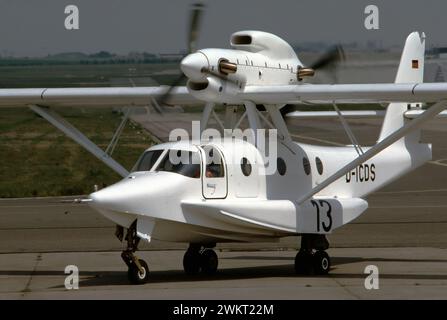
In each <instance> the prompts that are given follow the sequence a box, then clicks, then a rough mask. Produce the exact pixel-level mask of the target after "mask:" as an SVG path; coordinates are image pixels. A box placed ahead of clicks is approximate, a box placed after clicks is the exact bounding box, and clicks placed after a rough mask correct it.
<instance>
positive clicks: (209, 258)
mask: <svg viewBox="0 0 447 320" xmlns="http://www.w3.org/2000/svg"><path fill="white" fill-rule="evenodd" d="M218 265H219V258H218V257H217V254H216V252H214V250H212V249H205V250H203V251H202V252H201V254H200V266H201V271H202V273H203V274H207V275H212V274H215V273H216V271H217V267H218Z"/></svg>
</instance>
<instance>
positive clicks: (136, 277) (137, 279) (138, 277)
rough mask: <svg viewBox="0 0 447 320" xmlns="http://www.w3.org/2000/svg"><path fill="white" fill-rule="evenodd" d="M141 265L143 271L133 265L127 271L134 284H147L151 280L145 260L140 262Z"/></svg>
mask: <svg viewBox="0 0 447 320" xmlns="http://www.w3.org/2000/svg"><path fill="white" fill-rule="evenodd" d="M138 262H139V263H140V265H141V268H142V270H141V271H140V269H138V267H137V266H136V265H135V264H132V265H131V266H130V267H129V269H128V270H127V276H128V277H129V281H130V282H131V283H132V284H143V283H146V282H147V279H148V278H149V267H148V266H147V263H146V262H145V261H144V260H141V259H140V260H138Z"/></svg>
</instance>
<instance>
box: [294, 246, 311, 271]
mask: <svg viewBox="0 0 447 320" xmlns="http://www.w3.org/2000/svg"><path fill="white" fill-rule="evenodd" d="M312 260H313V256H312V252H310V251H307V250H300V251H298V253H297V254H296V256H295V272H296V274H299V275H311V274H313V271H314V270H313V261H312Z"/></svg>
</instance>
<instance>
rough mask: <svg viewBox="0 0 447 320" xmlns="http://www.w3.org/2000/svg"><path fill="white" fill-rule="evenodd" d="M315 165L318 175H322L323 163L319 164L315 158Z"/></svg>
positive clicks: (319, 161) (318, 159) (318, 160)
mask: <svg viewBox="0 0 447 320" xmlns="http://www.w3.org/2000/svg"><path fill="white" fill-rule="evenodd" d="M315 164H316V165H317V170H318V173H319V174H320V175H322V174H323V162H321V159H320V158H318V157H316V158H315Z"/></svg>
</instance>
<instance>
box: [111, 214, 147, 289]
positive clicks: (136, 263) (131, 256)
mask: <svg viewBox="0 0 447 320" xmlns="http://www.w3.org/2000/svg"><path fill="white" fill-rule="evenodd" d="M136 226H137V221H136V220H135V222H134V223H132V225H131V226H130V227H129V229H128V230H127V235H126V238H125V239H126V241H127V249H126V250H124V251H123V252H122V253H121V258H123V260H124V262H125V263H126V265H127V268H128V270H127V277H128V278H129V281H130V282H131V283H133V284H143V283H146V281H147V279H148V278H149V267H148V266H147V263H146V262H145V261H144V260H142V259H138V257H137V256H136V255H135V251H137V250H138V243H139V242H140V238H139V237H138V236H137V228H136ZM115 234H116V236H117V237H118V239H120V240H121V241H122V240H123V235H124V229H123V228H122V227H117V230H116V233H115Z"/></svg>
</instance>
